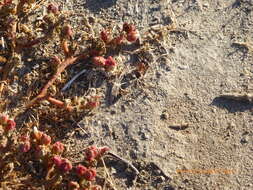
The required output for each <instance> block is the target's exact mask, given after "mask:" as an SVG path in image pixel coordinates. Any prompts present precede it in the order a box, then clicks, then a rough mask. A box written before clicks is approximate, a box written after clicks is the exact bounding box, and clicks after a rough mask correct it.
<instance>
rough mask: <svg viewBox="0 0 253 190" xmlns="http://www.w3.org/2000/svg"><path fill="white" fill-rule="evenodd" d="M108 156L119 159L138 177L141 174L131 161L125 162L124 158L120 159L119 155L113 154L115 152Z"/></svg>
mask: <svg viewBox="0 0 253 190" xmlns="http://www.w3.org/2000/svg"><path fill="white" fill-rule="evenodd" d="M107 154H108V155H111V156H113V157H115V158H117V159H119V160H120V161H122V162H124V163H125V164H126V165H127V166H128V167H130V168H132V169H133V170H134V172H135V174H136V175H138V174H139V173H140V172H139V171H138V169H137V168H136V167H135V166H134V165H133V164H132V163H130V162H129V161H127V160H125V159H124V158H122V157H120V156H119V155H117V154H115V153H113V152H108V153H107Z"/></svg>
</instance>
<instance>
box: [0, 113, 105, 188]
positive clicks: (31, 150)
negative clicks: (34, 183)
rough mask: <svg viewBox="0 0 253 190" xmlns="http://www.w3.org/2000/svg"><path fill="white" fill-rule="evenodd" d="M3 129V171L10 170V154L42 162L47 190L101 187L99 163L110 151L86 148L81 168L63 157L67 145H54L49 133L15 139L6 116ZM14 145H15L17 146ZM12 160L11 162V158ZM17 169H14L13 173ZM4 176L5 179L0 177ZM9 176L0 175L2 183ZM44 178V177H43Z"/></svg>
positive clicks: (0, 121)
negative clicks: (97, 178) (98, 183)
mask: <svg viewBox="0 0 253 190" xmlns="http://www.w3.org/2000/svg"><path fill="white" fill-rule="evenodd" d="M0 126H1V128H2V134H1V138H2V139H1V141H0V142H1V144H0V153H1V155H2V157H1V158H0V163H1V164H0V169H1V171H3V170H4V168H6V167H8V165H9V164H10V161H9V160H8V159H7V157H8V154H11V153H12V154H13V155H12V156H14V155H15V154H16V155H19V157H23V158H24V157H26V155H27V157H28V158H29V159H32V160H35V161H39V163H40V167H41V168H43V170H44V171H45V172H44V175H43V176H44V183H45V184H46V188H47V189H57V188H60V187H63V183H64V184H66V186H67V187H68V189H69V190H99V189H101V187H100V186H99V185H96V184H95V183H96V176H97V171H96V167H97V163H98V162H99V160H100V159H101V157H102V156H103V155H104V154H106V152H107V151H109V148H108V147H101V148H97V147H96V146H90V147H87V148H86V149H85V150H84V151H83V155H84V160H83V162H82V164H80V163H79V164H73V163H72V162H71V161H70V160H68V159H67V158H65V157H64V152H65V151H66V148H65V145H64V144H63V143H61V142H60V141H57V142H54V143H53V142H52V138H51V137H50V136H49V135H47V134H46V133H44V132H42V131H39V130H38V129H37V128H36V127H34V129H33V131H31V132H30V133H27V134H21V135H19V136H16V138H17V139H14V138H15V137H13V136H12V135H11V133H13V131H14V129H15V126H16V123H15V122H14V121H13V120H11V119H9V118H8V117H7V116H6V115H4V114H1V116H0ZM13 142H16V143H15V144H14V145H13V144H12V143H13ZM9 159H10V158H9ZM14 169H15V166H14V165H13V168H12V170H14ZM1 174H2V175H1ZM5 175H6V173H2V172H0V179H3V178H4V177H6V176H5ZM43 176H41V177H43Z"/></svg>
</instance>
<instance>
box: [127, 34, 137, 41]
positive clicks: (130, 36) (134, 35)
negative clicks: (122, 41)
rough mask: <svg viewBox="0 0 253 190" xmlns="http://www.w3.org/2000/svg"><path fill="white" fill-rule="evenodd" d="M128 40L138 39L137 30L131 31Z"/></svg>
mask: <svg viewBox="0 0 253 190" xmlns="http://www.w3.org/2000/svg"><path fill="white" fill-rule="evenodd" d="M126 39H127V41H129V42H135V41H136V40H137V39H138V35H137V32H136V31H131V32H129V33H128V34H127V36H126Z"/></svg>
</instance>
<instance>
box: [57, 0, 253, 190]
mask: <svg viewBox="0 0 253 190" xmlns="http://www.w3.org/2000/svg"><path fill="white" fill-rule="evenodd" d="M59 2H60V3H61V4H63V2H62V1H59ZM64 9H66V10H70V11H74V12H76V13H82V14H83V13H84V14H86V15H87V16H92V17H94V18H101V19H107V20H110V22H111V23H112V24H115V25H120V26H121V25H122V23H124V22H133V23H135V24H136V26H137V28H138V30H139V31H140V34H141V36H142V35H144V34H145V32H147V30H148V29H150V27H152V26H153V27H154V26H155V27H157V26H158V27H161V28H162V27H163V26H166V25H169V24H171V23H173V24H174V25H175V26H176V28H175V29H174V30H173V31H169V32H168V33H167V34H166V36H165V38H164V40H162V41H159V42H156V43H154V44H153V45H152V47H151V48H150V50H149V53H148V57H149V61H150V64H149V65H150V68H149V70H148V71H147V73H146V75H145V76H144V77H141V78H139V79H137V80H131V79H129V80H128V79H127V78H125V79H122V80H119V82H118V83H109V82H108V83H103V84H102V85H101V86H102V87H101V89H106V90H105V91H106V94H105V99H104V100H103V102H102V104H101V107H100V108H99V109H98V110H97V112H96V114H95V115H94V116H93V117H92V118H88V119H87V118H85V119H84V120H83V121H82V122H80V123H79V126H80V127H81V128H82V130H81V129H79V128H77V130H69V131H68V132H66V135H65V141H64V142H65V143H67V144H68V146H69V149H70V150H71V152H72V153H73V154H72V158H73V160H75V159H77V160H78V157H79V154H78V152H79V151H80V150H82V149H83V148H85V147H86V146H87V145H92V144H96V145H98V146H102V145H107V146H109V147H110V148H111V150H112V151H113V152H114V153H116V154H118V155H119V156H120V157H122V158H125V159H126V160H128V161H129V162H131V163H132V164H133V165H134V166H135V167H136V168H137V169H138V170H139V171H140V173H139V174H138V175H137V176H136V175H135V172H134V171H133V170H132V169H131V168H129V167H128V166H127V165H126V164H124V163H123V162H121V161H120V160H118V161H117V160H115V159H110V158H108V159H105V161H106V165H107V167H108V172H109V174H110V175H111V182H112V184H114V185H113V186H114V187H115V188H114V189H118V190H121V189H122V190H123V189H129V190H153V189H154V190H171V189H194V190H202V189H210V190H213V189H219V190H223V189H229V190H230V189H233V190H237V189H245V190H246V189H253V183H252V179H253V172H252V169H253V167H252V166H253V154H252V153H253V148H252V145H253V130H252V123H253V119H252V110H253V109H252V108H253V106H252V104H250V103H248V102H242V101H233V100H226V99H223V98H220V97H219V96H220V95H221V94H223V93H226V92H242V93H248V92H249V93H250V92H252V90H253V86H252V83H251V82H252V74H253V73H252V72H253V70H252V63H253V62H252V61H253V60H252V55H253V48H252V47H253V33H252V29H253V1H252V0H171V1H169V0H152V1H151V0H128V1H126V0H97V1H94V0H68V1H67V2H66V3H65V2H64ZM77 15H78V14H77ZM78 19H79V17H78V16H76V18H75V19H74V20H73V23H72V24H73V26H74V28H75V25H74V24H75V23H77V21H78ZM78 27H80V25H78V26H76V28H78ZM238 44H244V45H238ZM245 44H246V46H245ZM121 60H122V61H123V62H124V65H125V66H126V68H128V66H127V65H128V64H131V57H130V56H129V55H128V54H125V55H122V59H121ZM129 68H130V67H129ZM76 73H77V71H75V70H73V71H72V72H69V74H70V75H74V74H76ZM90 77H92V76H90ZM86 79H87V76H81V77H79V79H78V80H77V81H76V83H75V85H76V86H77V87H78V85H82V83H83V81H85V80H86ZM90 80H91V81H92V78H90ZM127 80H128V81H127ZM96 82H99V81H96V79H94V83H96ZM124 85H128V88H125V95H123V96H122V97H119V98H118V97H114V95H115V94H114V91H116V92H117V88H118V87H119V86H121V87H124ZM71 88H73V89H74V87H71ZM70 90H71V89H70ZM66 93H68V92H66ZM116 95H117V94H116ZM177 126H179V128H177ZM75 153H76V154H75Z"/></svg>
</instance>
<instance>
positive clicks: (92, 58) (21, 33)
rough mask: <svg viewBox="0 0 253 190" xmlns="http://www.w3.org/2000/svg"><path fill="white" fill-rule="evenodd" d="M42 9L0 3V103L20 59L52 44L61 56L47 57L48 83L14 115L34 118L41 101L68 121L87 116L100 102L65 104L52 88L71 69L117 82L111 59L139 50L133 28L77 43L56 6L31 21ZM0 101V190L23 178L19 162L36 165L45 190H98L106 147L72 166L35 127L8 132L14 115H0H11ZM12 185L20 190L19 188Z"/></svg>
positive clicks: (27, 0) (10, 0) (6, 0)
mask: <svg viewBox="0 0 253 190" xmlns="http://www.w3.org/2000/svg"><path fill="white" fill-rule="evenodd" d="M43 3H45V1H36V0H3V1H1V2H0V98H4V97H8V96H9V95H10V94H11V93H10V91H9V89H10V88H9V84H11V83H12V82H13V79H14V78H15V77H14V76H13V75H15V74H16V73H13V71H15V69H16V68H17V67H18V66H20V65H21V63H22V61H23V60H24V57H25V56H24V55H25V53H27V52H28V50H31V49H33V50H35V51H36V48H37V47H38V46H42V45H43V46H45V45H46V44H49V43H50V42H51V41H53V42H54V43H57V45H58V47H59V49H60V50H61V52H59V53H58V54H57V55H56V54H51V55H50V57H48V60H49V61H48V62H47V64H48V66H49V67H50V68H51V71H52V73H51V74H50V75H47V76H49V77H47V78H46V82H44V81H45V80H44V78H43V79H42V78H40V79H39V82H40V83H39V84H40V86H41V88H39V89H38V90H37V89H35V90H34V91H32V92H31V93H30V94H29V96H28V97H25V98H23V99H22V100H25V101H24V102H22V103H21V104H22V106H23V107H22V109H20V110H22V111H23V112H22V113H21V114H20V113H19V114H20V115H22V114H25V112H26V111H27V110H30V109H31V108H33V110H34V111H35V112H36V111H37V112H38V113H39V111H38V109H36V108H38V107H40V108H41V107H42V108H43V106H41V103H42V102H45V101H46V102H47V103H49V104H48V105H50V106H49V107H54V108H56V109H58V108H59V110H64V112H67V114H69V115H71V114H72V113H77V114H78V113H80V112H83V111H88V112H89V111H91V110H93V109H94V108H96V107H98V106H99V105H100V99H101V96H98V95H97V94H95V95H92V96H88V97H81V98H77V97H74V98H72V99H71V100H70V101H66V100H64V99H61V98H62V96H60V95H59V94H60V90H59V88H57V87H56V85H57V80H58V79H59V77H60V76H61V75H62V74H63V73H64V72H65V71H66V69H67V68H69V67H70V66H72V65H74V64H76V63H81V64H82V65H83V67H84V68H85V69H87V70H88V71H92V70H97V71H101V72H103V73H104V74H105V75H106V76H107V77H108V80H109V79H110V78H117V77H116V76H117V75H120V74H121V73H122V71H121V64H122V63H121V62H119V61H118V60H117V55H118V53H119V51H120V50H121V47H122V46H125V45H126V46H127V45H135V46H137V47H139V43H138V41H139V33H138V30H137V29H136V27H135V25H133V24H130V23H124V24H123V26H121V27H120V29H118V30H117V31H112V30H111V29H105V28H104V29H102V30H100V31H99V32H98V33H97V34H96V35H90V36H86V37H83V38H82V40H81V41H78V42H77V40H76V35H77V34H76V33H75V32H74V29H73V28H72V26H71V25H70V24H69V22H68V21H67V17H68V15H67V14H66V13H64V12H63V11H61V10H60V8H59V6H58V5H57V4H55V3H49V4H47V5H46V13H45V14H43V15H42V17H41V19H40V20H36V19H35V20H33V17H32V15H33V13H34V12H35V11H36V9H38V8H41V7H42V6H44V5H43ZM81 46H85V48H81ZM146 69H147V66H146V64H144V63H138V64H137V68H136V70H137V71H138V72H139V73H141V74H144V73H145V71H146ZM12 74H13V75H12ZM52 89H54V90H52ZM17 93H18V92H17ZM59 97H60V98H59ZM0 101H2V102H1V103H0V113H1V112H2V114H0V135H1V136H0V155H1V156H0V188H2V187H3V186H4V185H3V184H5V186H6V187H7V186H8V185H10V184H7V185H6V183H2V182H1V181H4V180H6V179H7V178H8V177H10V178H18V176H22V175H23V174H20V173H22V172H21V171H22V169H21V168H22V166H23V164H24V165H27V163H22V161H21V160H23V161H24V162H29V161H31V160H32V161H34V160H36V161H38V162H39V163H40V164H39V166H40V167H41V168H43V171H45V172H44V178H43V180H42V181H43V183H44V184H47V185H46V189H57V188H58V187H62V186H63V185H62V184H65V187H64V189H66V188H67V189H69V190H98V189H101V187H100V186H99V185H97V184H96V177H97V170H96V168H97V164H98V162H99V160H100V159H101V157H102V156H103V155H104V154H105V153H106V152H107V151H108V150H109V148H108V147H101V148H97V147H95V146H91V147H88V148H87V149H85V150H84V153H83V154H84V160H83V162H82V164H80V163H79V164H75V163H72V162H71V161H70V160H69V159H68V158H66V157H65V156H64V155H65V154H66V147H65V146H64V144H63V143H62V142H60V141H57V142H54V139H53V137H52V136H49V135H48V134H47V133H45V132H43V131H39V130H38V129H37V128H36V127H34V128H33V129H32V130H31V128H25V129H24V128H23V129H21V128H20V129H19V128H17V130H14V129H15V128H16V122H15V121H14V120H16V121H17V120H18V119H17V118H16V115H15V114H13V115H12V117H13V119H11V118H9V116H8V115H7V114H4V113H3V112H4V111H5V112H6V111H8V114H10V113H11V111H10V110H6V108H7V107H8V106H6V105H5V104H8V103H9V102H8V101H7V100H4V99H1V100H0ZM4 105H5V106H4ZM52 105H53V106H52ZM23 108H24V109H23ZM4 109H5V110H4ZM38 115H39V114H38ZM69 115H68V116H69ZM49 117H50V116H49ZM60 117H61V116H60ZM17 123H19V122H18V121H17ZM18 126H19V125H18ZM38 127H40V126H39V125H38ZM20 158H22V159H21V160H20ZM6 171H8V172H6ZM27 175H28V174H27ZM18 183H20V185H21V186H22V187H24V189H26V185H25V184H24V183H23V182H18ZM66 184H67V185H66ZM10 186H11V185H10ZM30 186H31V185H30ZM13 189H14V188H13ZM17 189H19V188H17Z"/></svg>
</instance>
